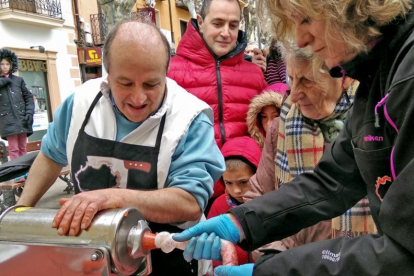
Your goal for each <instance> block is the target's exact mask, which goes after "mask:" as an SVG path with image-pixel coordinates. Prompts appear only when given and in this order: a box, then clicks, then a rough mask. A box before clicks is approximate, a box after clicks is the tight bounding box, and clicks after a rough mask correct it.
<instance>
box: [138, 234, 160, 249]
mask: <svg viewBox="0 0 414 276" xmlns="http://www.w3.org/2000/svg"><path fill="white" fill-rule="evenodd" d="M155 236H157V234H154V233H151V232H150V231H145V233H144V235H143V237H142V239H141V245H142V249H144V251H150V250H152V249H156V248H157V247H156V246H155Z"/></svg>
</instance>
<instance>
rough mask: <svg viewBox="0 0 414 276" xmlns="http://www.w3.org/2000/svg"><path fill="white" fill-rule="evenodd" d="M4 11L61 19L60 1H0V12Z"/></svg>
mask: <svg viewBox="0 0 414 276" xmlns="http://www.w3.org/2000/svg"><path fill="white" fill-rule="evenodd" d="M5 9H10V10H19V11H24V12H29V13H35V14H40V15H45V16H49V17H53V18H57V19H62V7H61V5H60V0H0V10H5Z"/></svg>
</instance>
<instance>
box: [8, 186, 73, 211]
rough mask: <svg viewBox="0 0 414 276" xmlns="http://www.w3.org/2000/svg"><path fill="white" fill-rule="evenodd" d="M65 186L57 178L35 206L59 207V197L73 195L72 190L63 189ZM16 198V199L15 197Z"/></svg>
mask: <svg viewBox="0 0 414 276" xmlns="http://www.w3.org/2000/svg"><path fill="white" fill-rule="evenodd" d="M66 187H67V185H66V183H65V182H64V181H63V180H61V179H59V178H58V179H57V180H56V182H55V183H54V184H53V185H52V187H50V189H49V190H48V191H47V192H46V193H45V194H44V195H43V197H42V198H41V199H40V200H39V202H38V203H37V204H36V207H39V208H50V209H59V207H60V205H59V199H60V198H63V197H72V196H73V195H74V192H73V191H72V192H71V193H70V194H68V193H67V192H66V191H64V190H65V188H66ZM0 199H1V200H3V194H2V195H1V196H0ZM16 200H18V198H17V197H16Z"/></svg>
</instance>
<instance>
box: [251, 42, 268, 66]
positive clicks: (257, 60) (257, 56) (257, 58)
mask: <svg viewBox="0 0 414 276" xmlns="http://www.w3.org/2000/svg"><path fill="white" fill-rule="evenodd" d="M253 54H254V55H253V58H252V62H253V63H254V64H256V65H257V66H259V67H260V69H262V71H263V72H265V71H266V57H265V56H264V55H263V52H262V51H261V50H259V49H257V48H256V49H254V50H253Z"/></svg>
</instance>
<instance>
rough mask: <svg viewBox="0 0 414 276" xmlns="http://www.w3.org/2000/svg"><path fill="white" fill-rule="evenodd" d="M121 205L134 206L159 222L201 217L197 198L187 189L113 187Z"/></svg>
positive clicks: (146, 216) (183, 220)
mask: <svg viewBox="0 0 414 276" xmlns="http://www.w3.org/2000/svg"><path fill="white" fill-rule="evenodd" d="M111 191H112V192H113V193H114V197H115V198H116V200H117V201H119V207H125V206H134V207H136V208H138V210H140V212H141V213H142V214H143V215H144V217H145V219H146V220H149V221H152V222H157V223H176V222H186V221H194V220H197V219H199V218H200V216H201V209H200V206H199V205H198V202H197V200H196V199H195V197H194V196H192V195H191V194H190V193H188V192H187V191H184V190H182V189H179V188H166V189H161V190H155V191H137V190H130V189H111Z"/></svg>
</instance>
